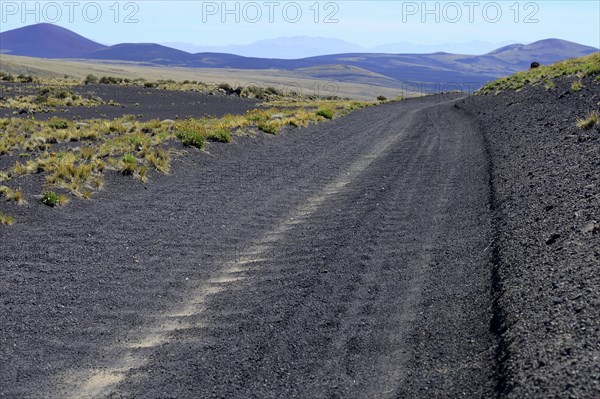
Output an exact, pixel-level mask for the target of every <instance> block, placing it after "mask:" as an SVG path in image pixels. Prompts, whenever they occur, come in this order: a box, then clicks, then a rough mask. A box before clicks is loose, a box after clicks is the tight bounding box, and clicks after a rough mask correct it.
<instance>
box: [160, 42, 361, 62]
mask: <svg viewBox="0 0 600 399" xmlns="http://www.w3.org/2000/svg"><path fill="white" fill-rule="evenodd" d="M163 44H164V45H165V46H169V47H173V48H176V49H179V50H183V51H187V52H190V53H227V54H235V55H241V56H244V57H256V58H280V59H298V58H306V57H314V56H318V55H327V54H339V53H356V52H363V51H367V50H366V49H365V48H363V47H361V46H359V45H356V44H353V43H349V42H346V41H344V40H340V39H332V38H327V37H308V36H293V37H278V38H276V39H265V40H259V41H257V42H254V43H251V44H239V45H227V46H201V45H194V44H189V43H163Z"/></svg>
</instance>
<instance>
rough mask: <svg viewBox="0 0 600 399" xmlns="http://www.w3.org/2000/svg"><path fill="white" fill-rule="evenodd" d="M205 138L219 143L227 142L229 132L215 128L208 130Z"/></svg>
mask: <svg viewBox="0 0 600 399" xmlns="http://www.w3.org/2000/svg"><path fill="white" fill-rule="evenodd" d="M207 139H208V140H210V141H217V142H219V143H229V142H230V141H231V133H230V132H229V130H227V129H217V130H214V131H212V132H210V133H209V134H208V137H207Z"/></svg>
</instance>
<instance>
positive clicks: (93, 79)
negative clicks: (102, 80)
mask: <svg viewBox="0 0 600 399" xmlns="http://www.w3.org/2000/svg"><path fill="white" fill-rule="evenodd" d="M83 83H84V84H86V85H89V84H94V83H98V78H97V77H96V76H95V75H92V74H91V73H90V74H89V75H88V76H86V77H85V79H84V81H83Z"/></svg>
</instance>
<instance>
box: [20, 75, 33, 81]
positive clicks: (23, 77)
mask: <svg viewBox="0 0 600 399" xmlns="http://www.w3.org/2000/svg"><path fill="white" fill-rule="evenodd" d="M17 79H18V80H19V82H21V83H31V82H33V76H31V75H23V74H21V75H19V76H17Z"/></svg>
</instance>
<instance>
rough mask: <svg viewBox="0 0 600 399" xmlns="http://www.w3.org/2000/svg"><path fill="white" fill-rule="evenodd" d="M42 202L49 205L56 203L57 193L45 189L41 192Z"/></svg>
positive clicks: (52, 205)
mask: <svg viewBox="0 0 600 399" xmlns="http://www.w3.org/2000/svg"><path fill="white" fill-rule="evenodd" d="M42 203H43V204H44V205H48V206H50V207H55V206H56V205H58V194H56V193H55V192H54V191H46V192H45V193H43V194H42Z"/></svg>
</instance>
